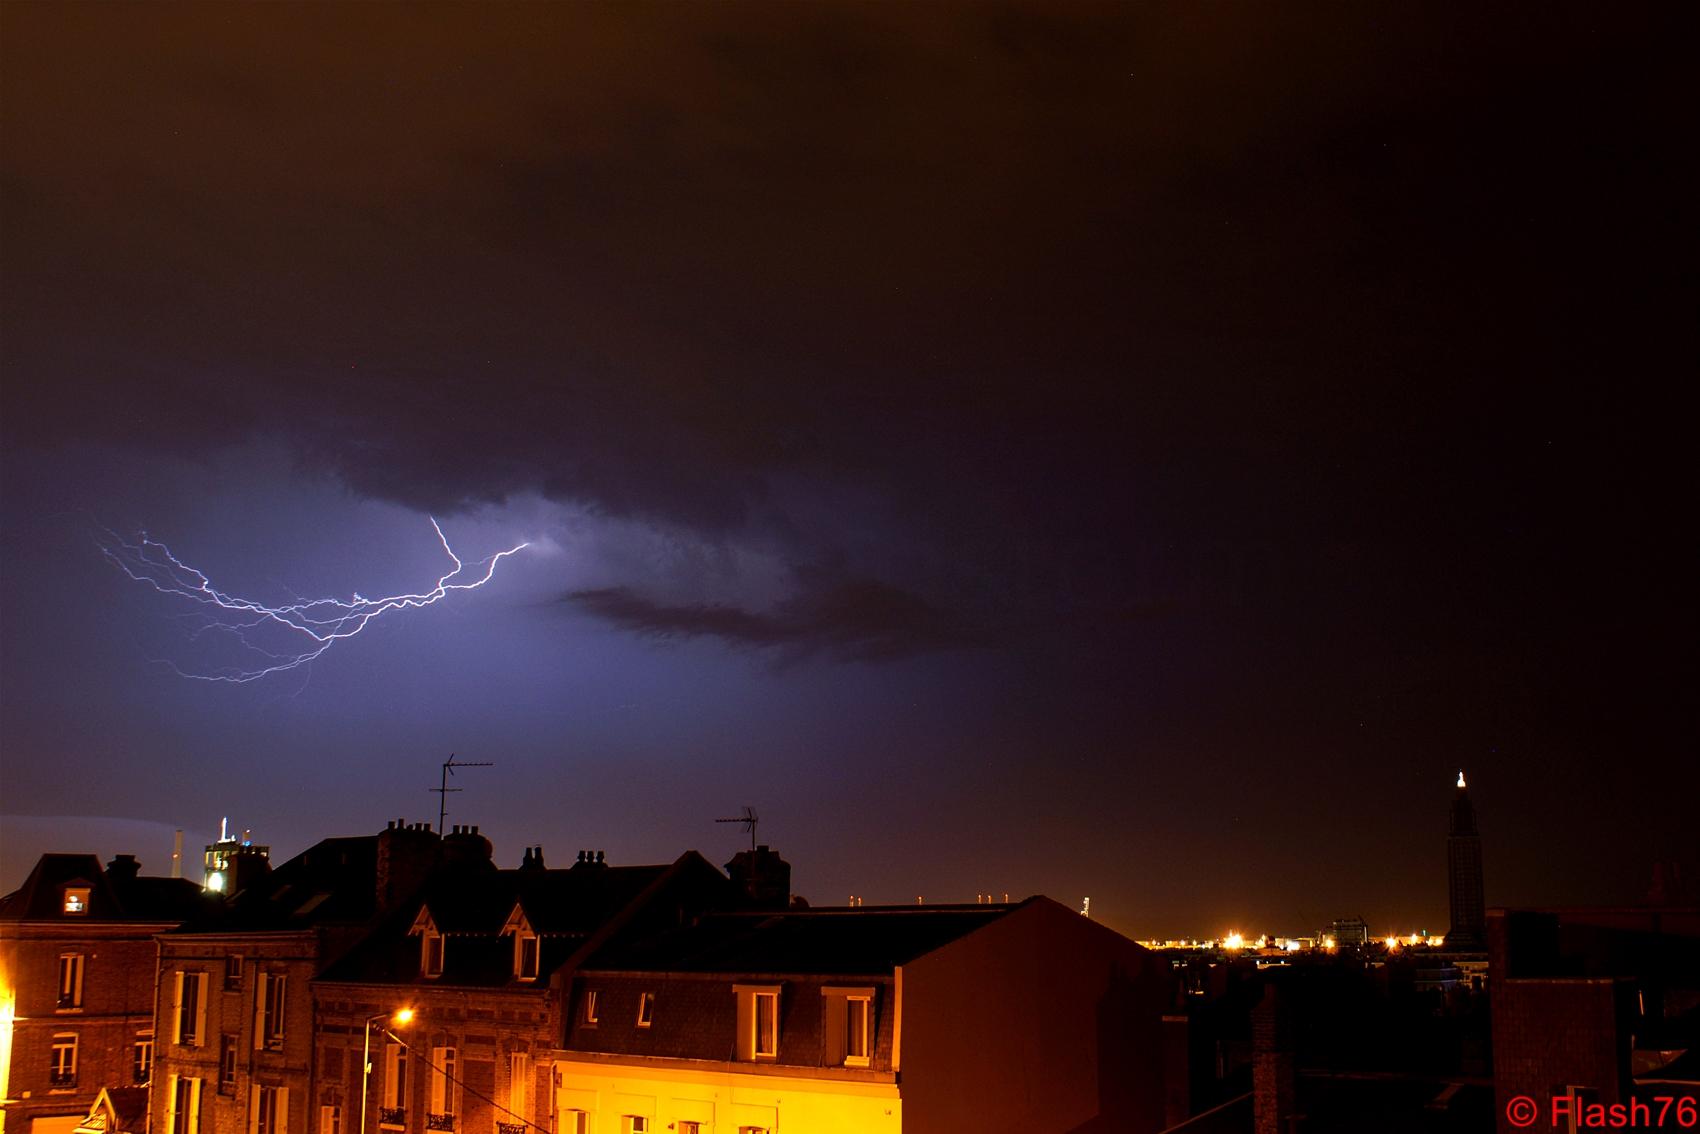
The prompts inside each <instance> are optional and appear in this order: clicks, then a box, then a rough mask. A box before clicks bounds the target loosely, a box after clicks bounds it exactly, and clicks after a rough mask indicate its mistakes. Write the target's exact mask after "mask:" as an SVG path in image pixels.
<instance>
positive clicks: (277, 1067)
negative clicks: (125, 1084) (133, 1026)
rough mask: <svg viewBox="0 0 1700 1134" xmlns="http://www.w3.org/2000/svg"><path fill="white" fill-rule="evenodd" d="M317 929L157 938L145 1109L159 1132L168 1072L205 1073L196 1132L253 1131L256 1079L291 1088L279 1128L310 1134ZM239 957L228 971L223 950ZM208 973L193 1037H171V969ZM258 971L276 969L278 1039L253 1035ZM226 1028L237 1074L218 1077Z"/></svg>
mask: <svg viewBox="0 0 1700 1134" xmlns="http://www.w3.org/2000/svg"><path fill="white" fill-rule="evenodd" d="M318 946H319V941H318V937H317V935H316V934H314V933H312V932H305V933H267V934H244V935H241V936H234V935H232V936H223V935H220V936H217V937H212V936H204V935H199V934H184V935H181V936H172V935H167V936H165V937H162V938H161V939H160V947H159V1004H158V1008H157V1011H156V1013H155V1017H154V1036H155V1052H156V1056H155V1068H154V1088H155V1089H154V1091H153V1093H152V1098H151V1099H150V1100H149V1104H148V1106H149V1114H150V1121H151V1123H152V1127H151V1128H152V1130H153V1131H154V1132H155V1134H170V1130H171V1127H170V1125H169V1122H168V1110H169V1105H170V1082H171V1076H172V1075H176V1076H179V1077H190V1078H198V1079H201V1080H202V1088H201V1118H200V1131H199V1134H250V1132H251V1130H252V1126H253V1115H252V1114H251V1112H250V1111H251V1108H250V1100H251V1098H252V1093H253V1090H254V1088H256V1087H281V1088H283V1089H284V1090H286V1091H287V1092H288V1094H287V1107H286V1110H285V1114H284V1124H283V1129H282V1130H280V1131H278V1134H309V1131H310V1129H311V1127H310V1125H309V1115H308V1111H309V1109H310V1108H309V1106H308V1105H307V1103H308V1101H309V1100H310V1098H311V1082H312V1079H311V1076H312V1062H313V1060H312V1056H313V1005H312V996H311V991H310V987H309V982H310V981H311V980H312V979H313V974H314V972H315V971H316V968H317V964H318V960H317V958H318ZM232 956H239V957H241V958H242V973H241V976H240V977H239V978H237V979H235V980H234V981H230V982H227V981H226V972H227V971H228V968H227V966H228V958H230V957H232ZM179 971H182V972H185V973H189V974H195V973H205V974H206V978H207V979H206V989H207V992H206V1026H205V1031H204V1033H203V1035H202V1036H201V1037H200V1042H199V1043H197V1044H193V1045H191V1044H178V1043H173V1042H172V1039H173V1036H174V1034H175V1032H174V1028H175V1024H176V1016H177V1007H178V1006H177V1000H176V974H177V973H178V972H179ZM261 974H265V975H266V977H267V978H268V979H271V978H273V977H277V976H282V977H284V978H285V984H284V990H285V994H284V1027H283V1037H282V1042H281V1043H280V1044H279V1045H277V1046H276V1047H275V1048H274V1047H268V1046H267V1045H265V1044H264V1043H260V1044H256V1042H255V1036H256V1025H257V1022H258V1007H259V996H260V987H261V981H260V979H259V978H260V976H261ZM224 1037H229V1038H230V1041H231V1042H232V1043H233V1044H234V1047H235V1061H236V1062H235V1075H234V1078H233V1080H232V1081H231V1082H229V1083H224V1082H221V1080H220V1074H219V1071H220V1068H219V1053H220V1051H221V1042H222V1040H223V1039H224Z"/></svg>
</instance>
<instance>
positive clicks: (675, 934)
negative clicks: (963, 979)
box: [584, 905, 1017, 975]
mask: <svg viewBox="0 0 1700 1134" xmlns="http://www.w3.org/2000/svg"><path fill="white" fill-rule="evenodd" d="M1015 908H1017V907H1015V906H1009V905H972V906H856V907H850V908H838V909H807V910H784V911H749V912H733V913H712V914H707V915H705V916H703V917H701V918H699V919H697V920H696V921H695V922H694V923H692V924H690V925H686V926H683V927H680V928H678V929H675V930H672V931H670V932H666V933H662V934H659V935H656V936H654V937H650V938H647V939H641V940H637V941H634V942H629V943H625V944H617V945H614V946H610V947H609V948H606V949H603V950H601V951H600V952H598V953H597V954H596V956H595V957H593V958H592V959H591V961H590V962H589V963H588V964H586V965H585V966H584V967H585V968H586V969H587V970H604V971H622V972H700V973H751V974H755V973H775V974H777V973H822V974H825V973H831V974H846V975H848V974H868V975H874V974H879V973H889V972H891V971H892V970H894V969H895V968H896V967H897V966H899V965H904V964H908V963H909V962H910V961H913V960H915V959H916V958H917V957H921V956H924V955H925V954H927V953H930V952H932V951H933V950H934V949H937V948H939V947H940V946H943V945H946V944H949V943H950V942H952V941H955V940H956V939H957V938H959V937H962V936H964V935H966V934H969V933H972V932H974V931H975V930H976V929H979V928H981V927H982V926H985V925H989V924H990V923H991V922H993V921H995V920H997V919H998V918H1000V917H1003V916H1004V915H1005V914H1007V913H1009V912H1010V911H1011V910H1013V909H1015Z"/></svg>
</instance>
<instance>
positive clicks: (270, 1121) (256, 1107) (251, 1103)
mask: <svg viewBox="0 0 1700 1134" xmlns="http://www.w3.org/2000/svg"><path fill="white" fill-rule="evenodd" d="M288 1131H289V1088H288V1087H272V1086H266V1085H262V1084H260V1083H255V1084H254V1085H253V1086H252V1087H250V1088H249V1089H248V1134H288Z"/></svg>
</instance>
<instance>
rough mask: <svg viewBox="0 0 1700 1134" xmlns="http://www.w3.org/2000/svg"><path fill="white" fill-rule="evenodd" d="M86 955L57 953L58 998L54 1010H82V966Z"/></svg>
mask: <svg viewBox="0 0 1700 1134" xmlns="http://www.w3.org/2000/svg"><path fill="white" fill-rule="evenodd" d="M87 961H88V957H87V955H86V954H83V953H61V954H59V999H58V1001H57V1002H56V1007H55V1009H54V1010H55V1011H58V1012H81V1011H82V1010H83V966H84V965H85V964H86V963H87Z"/></svg>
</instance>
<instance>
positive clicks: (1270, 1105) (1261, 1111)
mask: <svg viewBox="0 0 1700 1134" xmlns="http://www.w3.org/2000/svg"><path fill="white" fill-rule="evenodd" d="M1291 1033H1292V1028H1291V1027H1290V1023H1289V1021H1288V1019H1287V1013H1286V1011H1285V1010H1284V1009H1283V1007H1282V1005H1281V990H1280V989H1279V988H1278V987H1277V986H1276V984H1275V982H1273V981H1271V982H1270V983H1268V984H1266V985H1264V986H1263V999H1262V1000H1261V1001H1259V1002H1258V1005H1257V1007H1256V1008H1253V1009H1252V1012H1251V1050H1252V1056H1251V1091H1252V1114H1253V1119H1252V1130H1253V1131H1254V1132H1255V1134H1292V1132H1293V1131H1294V1130H1297V1129H1299V1128H1300V1123H1301V1122H1302V1121H1303V1119H1302V1118H1301V1117H1300V1116H1299V1114H1298V1100H1297V1098H1296V1094H1297V1089H1298V1074H1297V1072H1296V1070H1295V1069H1294V1065H1293V1064H1294V1056H1293V1037H1292V1034H1291Z"/></svg>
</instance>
